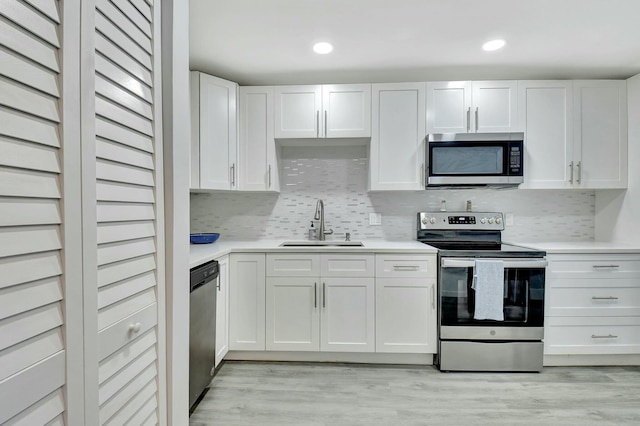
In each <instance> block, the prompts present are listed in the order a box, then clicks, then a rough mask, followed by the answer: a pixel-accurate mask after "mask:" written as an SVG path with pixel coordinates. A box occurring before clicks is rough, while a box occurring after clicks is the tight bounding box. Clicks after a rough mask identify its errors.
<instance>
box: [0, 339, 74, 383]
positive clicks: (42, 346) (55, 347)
mask: <svg viewBox="0 0 640 426" xmlns="http://www.w3.org/2000/svg"><path fill="white" fill-rule="evenodd" d="M62 349H64V342H63V338H62V332H61V330H60V329H59V328H56V329H54V330H50V331H47V332H45V333H42V334H38V335H37V336H35V337H32V338H31V339H27V340H25V341H24V342H22V343H19V344H17V345H14V346H11V347H9V348H7V349H5V350H4V351H1V352H0V381H2V380H4V379H6V378H7V377H9V376H12V375H14V374H16V373H18V372H20V371H21V370H24V369H25V368H27V367H29V366H30V365H33V364H35V363H37V362H38V361H40V360H42V359H44V358H46V357H48V356H49V355H50V354H52V353H56V352H60V351H61V350H62Z"/></svg>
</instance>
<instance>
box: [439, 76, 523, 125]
mask: <svg viewBox="0 0 640 426" xmlns="http://www.w3.org/2000/svg"><path fill="white" fill-rule="evenodd" d="M517 111H518V105H517V82H516V81H512V80H499V81H473V82H471V81H438V82H429V83H427V133H469V132H471V133H476V132H479V133H487V132H513V131H516V130H518V123H517V118H518V117H517Z"/></svg>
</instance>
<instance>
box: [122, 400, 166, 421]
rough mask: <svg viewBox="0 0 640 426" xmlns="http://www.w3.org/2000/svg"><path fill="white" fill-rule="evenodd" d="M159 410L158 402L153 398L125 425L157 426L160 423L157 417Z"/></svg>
mask: <svg viewBox="0 0 640 426" xmlns="http://www.w3.org/2000/svg"><path fill="white" fill-rule="evenodd" d="M157 408H158V400H157V399H156V398H153V397H152V398H149V399H148V400H147V402H145V403H144V405H143V406H142V408H140V411H139V412H138V413H137V414H135V415H134V416H133V417H131V418H130V419H129V420H128V421H127V422H125V423H124V426H138V425H146V424H151V425H156V424H157V422H158V417H157V416H156V410H157Z"/></svg>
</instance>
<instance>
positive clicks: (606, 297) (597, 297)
mask: <svg viewBox="0 0 640 426" xmlns="http://www.w3.org/2000/svg"><path fill="white" fill-rule="evenodd" d="M618 299H619V297H615V296H605V297H599V296H592V297H591V300H618Z"/></svg>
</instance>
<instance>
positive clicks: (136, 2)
mask: <svg viewBox="0 0 640 426" xmlns="http://www.w3.org/2000/svg"><path fill="white" fill-rule="evenodd" d="M129 3H131V4H132V5H133V7H135V8H136V9H137V10H138V11H139V12H140V13H141V14H142V16H144V17H145V19H146V20H147V21H149V22H151V8H150V7H149V4H148V3H146V2H145V1H144V0H129Z"/></svg>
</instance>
